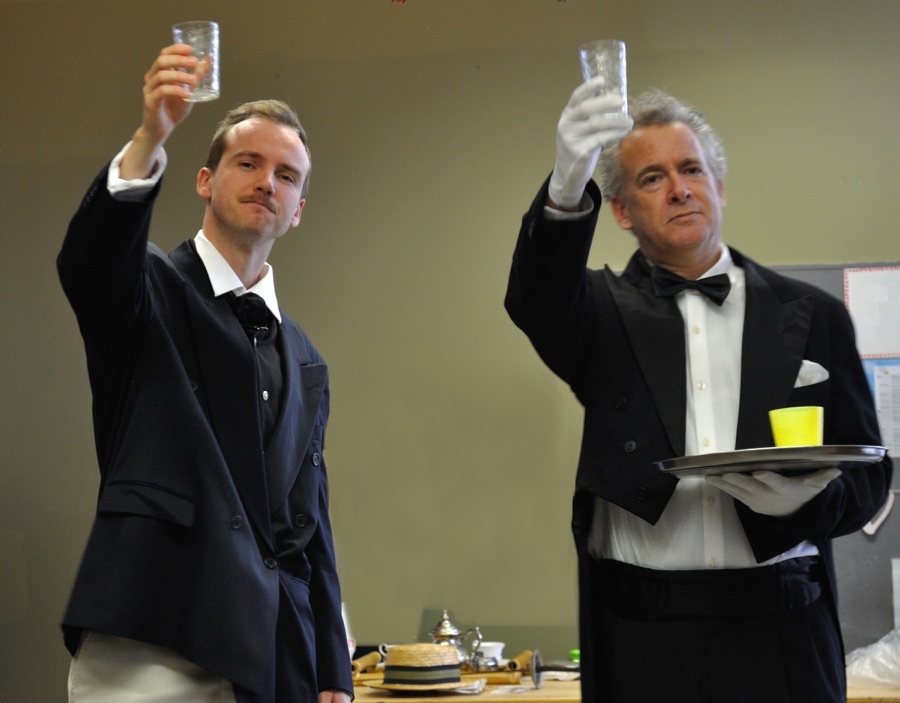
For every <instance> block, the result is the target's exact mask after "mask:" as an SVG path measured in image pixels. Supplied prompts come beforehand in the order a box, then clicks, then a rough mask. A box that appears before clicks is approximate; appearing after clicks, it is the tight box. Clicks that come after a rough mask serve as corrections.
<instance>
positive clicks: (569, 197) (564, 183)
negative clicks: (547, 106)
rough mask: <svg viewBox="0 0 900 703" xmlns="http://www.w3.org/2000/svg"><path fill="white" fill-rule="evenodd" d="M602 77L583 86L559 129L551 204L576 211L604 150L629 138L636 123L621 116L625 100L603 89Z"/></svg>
mask: <svg viewBox="0 0 900 703" xmlns="http://www.w3.org/2000/svg"><path fill="white" fill-rule="evenodd" d="M603 82H604V79H603V77H602V76H600V77H597V78H592V79H591V80H589V81H585V82H584V83H582V84H581V85H579V86H578V87H577V88H576V89H575V92H573V93H572V97H571V98H569V104H568V105H566V107H565V109H564V110H563V111H562V115H561V116H560V118H559V124H558V125H557V129H556V166H555V167H554V169H553V175H552V176H551V177H550V191H549V196H550V200H552V201H553V202H554V203H556V204H557V205H559V206H560V207H561V208H563V209H567V210H575V209H576V208H577V207H578V205H579V204H580V203H581V198H582V196H583V195H584V187H585V186H586V185H587V182H588V181H589V180H590V178H591V176H592V175H593V173H594V168H595V167H596V166H597V159H598V157H599V156H600V148H601V147H602V146H603V145H604V144H606V143H608V142H610V141H612V140H614V139H617V138H619V137H623V136H625V135H626V134H628V131H629V130H630V129H631V125H632V124H633V121H632V119H631V118H630V117H629V116H628V115H626V114H624V113H621V112H618V111H619V110H621V109H622V99H621V98H620V97H619V96H617V95H616V94H614V93H603V94H601V95H598V94H597V93H598V92H599V91H601V90H602V89H603Z"/></svg>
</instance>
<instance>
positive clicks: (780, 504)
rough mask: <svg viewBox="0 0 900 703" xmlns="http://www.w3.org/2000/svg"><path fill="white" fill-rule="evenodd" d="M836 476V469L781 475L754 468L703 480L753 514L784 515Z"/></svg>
mask: <svg viewBox="0 0 900 703" xmlns="http://www.w3.org/2000/svg"><path fill="white" fill-rule="evenodd" d="M840 475H841V471H840V469H820V470H819V471H816V472H814V473H811V474H801V475H799V476H783V475H781V474H779V473H777V472H775V471H754V472H753V473H752V474H742V473H726V474H720V475H718V476H707V477H706V480H707V481H708V482H709V483H710V484H711V485H713V486H715V487H716V488H718V489H719V490H720V491H723V492H725V493H727V494H728V495H730V496H731V497H733V498H734V499H735V500H739V501H741V502H742V503H743V504H744V505H746V506H747V507H748V508H750V510H752V511H753V512H754V513H759V514H760V515H771V516H773V517H784V516H786V515H790V514H791V513H795V512H797V511H798V510H799V509H800V508H802V507H803V506H804V505H806V504H807V503H808V502H809V501H811V500H812V499H813V498H815V497H816V496H817V495H819V493H821V492H822V491H823V490H825V486H827V485H828V483H829V482H830V481H832V480H834V479H835V478H837V477H838V476H840Z"/></svg>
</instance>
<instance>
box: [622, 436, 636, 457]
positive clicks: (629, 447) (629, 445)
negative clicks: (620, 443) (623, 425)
mask: <svg viewBox="0 0 900 703" xmlns="http://www.w3.org/2000/svg"><path fill="white" fill-rule="evenodd" d="M635 449H637V442H635V441H634V440H633V439H629V440H628V441H627V442H625V451H626V452H628V453H629V454H631V453H633V452H634V450H635Z"/></svg>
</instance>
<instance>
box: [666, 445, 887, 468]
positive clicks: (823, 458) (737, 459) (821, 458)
mask: <svg viewBox="0 0 900 703" xmlns="http://www.w3.org/2000/svg"><path fill="white" fill-rule="evenodd" d="M886 454H887V448H886V447H882V446H880V445H875V444H824V445H817V446H806V447H752V448H750V449H736V450H734V451H730V452H715V453H712V454H694V455H691V456H682V457H674V458H672V459H663V460H660V461H656V462H654V464H655V465H656V467H657V468H658V469H659V470H660V471H662V472H663V473H671V474H678V473H685V472H709V471H713V470H715V469H724V470H725V471H728V470H729V469H730V470H731V471H741V470H744V471H748V470H751V468H750V467H752V466H754V465H756V464H761V463H767V464H773V463H777V464H779V465H781V466H779V468H783V469H790V468H791V466H792V465H797V464H804V465H807V466H808V465H809V464H810V463H815V462H823V463H828V461H829V460H831V461H835V462H837V463H862V464H869V463H874V462H876V461H880V460H881V459H883V458H884V456H885V455H886ZM743 467H747V468H743ZM802 468H804V467H798V469H802ZM723 473H724V472H723Z"/></svg>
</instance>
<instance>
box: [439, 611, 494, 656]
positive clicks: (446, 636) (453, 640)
mask: <svg viewBox="0 0 900 703" xmlns="http://www.w3.org/2000/svg"><path fill="white" fill-rule="evenodd" d="M428 633H429V634H430V635H431V641H432V642H434V643H435V644H445V645H447V646H449V647H456V652H457V654H459V663H460V665H463V664H466V665H470V666H471V664H472V660H473V658H474V657H475V652H477V651H478V647H479V646H480V645H481V640H482V635H481V630H479V629H478V628H477V627H470V628H469V629H468V630H460V629H459V628H458V627H456V625H454V624H453V623H452V622H450V616H449V615H448V614H447V611H446V610H445V611H444V612H443V615H442V616H441V619H440V621H438V624H437V625H435V626H434V627H433V628H431V629H430V630H429V631H428ZM469 635H474V636H475V639H474V640H473V642H472V651H471V652H470V651H468V650H467V649H466V647H465V641H466V639H468V637H469Z"/></svg>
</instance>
